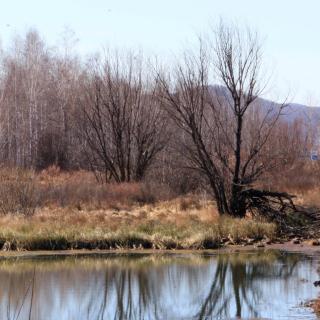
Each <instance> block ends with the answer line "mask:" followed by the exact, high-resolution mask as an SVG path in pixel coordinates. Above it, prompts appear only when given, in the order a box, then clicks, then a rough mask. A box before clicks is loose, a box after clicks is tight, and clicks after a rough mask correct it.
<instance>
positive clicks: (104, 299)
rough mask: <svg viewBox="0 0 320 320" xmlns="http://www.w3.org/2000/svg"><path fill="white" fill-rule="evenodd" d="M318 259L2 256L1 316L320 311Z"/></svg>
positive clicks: (102, 316)
mask: <svg viewBox="0 0 320 320" xmlns="http://www.w3.org/2000/svg"><path fill="white" fill-rule="evenodd" d="M317 266H318V260H317V259H316V258H314V257H313V258H312V257H306V256H302V255H298V254H281V253H280V252H275V251H272V252H267V253H263V252H259V253H233V254H220V255H217V256H205V255H202V256H201V255H174V256H173V255H138V256H137V255H130V256H128V255H122V256H119V255H112V256H109V255H108V256H102V257H95V258H93V257H82V258H75V257H73V258H70V257H69V258H63V259H62V258H59V259H37V260H22V261H21V260H18V261H2V262H0V283H1V289H0V319H35V320H37V319H40V320H43V319H68V320H69V319H70V320H71V319H77V320H78V319H90V320H91V319H97V320H98V319H101V320H102V319H230V318H232V317H236V318H240V317H244V318H259V317H263V318H268V319H279V318H281V319H286V318H287V319H291V318H292V317H294V316H297V318H298V319H301V317H303V318H304V319H308V318H310V319H314V318H315V316H314V315H313V314H312V313H311V311H310V310H308V309H306V308H303V307H300V308H299V307H297V306H298V304H299V303H300V302H302V301H304V300H307V299H311V298H314V297H316V296H317V289H316V288H314V287H313V285H312V281H314V280H315V279H317V278H318V275H317V272H316V269H317Z"/></svg>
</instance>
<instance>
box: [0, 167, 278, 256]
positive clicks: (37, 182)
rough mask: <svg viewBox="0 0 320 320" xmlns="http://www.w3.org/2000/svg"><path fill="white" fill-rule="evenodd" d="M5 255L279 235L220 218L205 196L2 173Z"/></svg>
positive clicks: (80, 176)
mask: <svg viewBox="0 0 320 320" xmlns="http://www.w3.org/2000/svg"><path fill="white" fill-rule="evenodd" d="M0 176H1V177H2V181H3V183H2V185H1V188H0V201H1V203H0V204H1V206H0V208H1V211H2V215H1V216H0V248H1V246H2V248H3V250H38V249H39V250H45V249H48V250H49V249H50V250H52V249H59V250H61V249H72V248H90V249H96V248H100V249H109V248H139V247H143V248H155V249H157V248H158V249H173V248H176V249H179V248H195V249H198V248H216V247H218V246H219V245H220V244H221V242H222V240H223V239H224V238H229V240H230V241H231V242H233V243H239V242H241V240H243V239H245V238H253V239H261V238H263V237H269V238H272V237H274V236H275V233H276V227H275V225H273V224H271V223H266V222H262V221H254V220H251V219H242V220H238V219H231V218H228V217H219V215H218V213H217V210H216V208H215V205H214V203H213V202H212V201H209V200H208V197H207V196H206V195H205V194H203V195H187V196H184V197H177V195H175V194H174V193H173V192H172V191H170V190H168V189H166V188H165V187H164V186H161V185H155V184H149V185H147V184H143V183H140V184H138V183H123V184H108V185H101V184H99V183H97V182H96V180H95V179H94V177H93V176H92V175H91V174H90V173H88V172H84V171H77V172H60V170H59V169H58V168H56V167H51V168H49V169H47V170H45V171H42V172H40V173H37V174H35V173H34V172H32V171H21V170H19V169H10V170H9V169H2V170H0Z"/></svg>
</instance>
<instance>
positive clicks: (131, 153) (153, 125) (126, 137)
mask: <svg viewBox="0 0 320 320" xmlns="http://www.w3.org/2000/svg"><path fill="white" fill-rule="evenodd" d="M142 64H143V61H142V57H141V56H140V55H134V54H132V53H129V54H128V55H126V56H119V55H118V54H112V55H109V56H108V57H106V58H105V59H104V61H102V62H101V61H98V62H97V61H96V62H95V66H94V67H93V68H92V70H93V72H92V74H91V75H90V76H89V77H88V81H87V84H86V88H85V93H86V95H85V98H84V100H83V102H82V105H83V107H82V111H83V116H84V118H83V120H84V121H83V122H82V127H81V131H82V133H83V135H84V138H85V141H86V144H87V146H88V147H89V148H88V151H89V153H87V156H88V159H89V162H90V164H91V167H92V169H93V170H94V171H95V172H99V173H103V174H104V180H105V181H106V182H107V181H110V180H111V179H112V180H114V181H116V182H128V181H139V180H141V179H142V178H143V177H144V175H145V173H146V171H147V169H148V168H149V167H150V165H151V164H152V162H153V161H154V159H155V157H156V155H157V154H158V153H159V152H160V151H161V150H162V149H163V148H164V146H165V144H166V141H167V138H168V137H167V133H166V121H165V113H164V112H163V110H162V109H161V108H160V107H159V103H158V100H157V99H156V92H157V86H156V84H155V83H154V81H152V79H150V78H148V76H147V75H146V74H145V73H144V69H143V66H142Z"/></svg>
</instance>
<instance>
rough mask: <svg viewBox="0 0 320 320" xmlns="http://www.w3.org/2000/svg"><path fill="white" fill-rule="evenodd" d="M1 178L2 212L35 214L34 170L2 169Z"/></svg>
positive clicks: (0, 206) (0, 208)
mask: <svg viewBox="0 0 320 320" xmlns="http://www.w3.org/2000/svg"><path fill="white" fill-rule="evenodd" d="M0 179H1V184H0V212H1V213H2V214H8V213H21V214H23V215H25V216H31V215H33V214H34V212H35V209H36V206H37V196H36V190H35V174H34V172H33V171H27V170H23V169H2V170H0Z"/></svg>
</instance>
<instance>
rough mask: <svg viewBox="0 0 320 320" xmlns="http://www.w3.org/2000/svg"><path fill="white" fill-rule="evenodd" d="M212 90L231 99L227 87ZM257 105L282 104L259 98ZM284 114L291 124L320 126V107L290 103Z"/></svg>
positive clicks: (212, 87) (217, 86) (216, 87)
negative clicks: (304, 123) (301, 122)
mask: <svg viewBox="0 0 320 320" xmlns="http://www.w3.org/2000/svg"><path fill="white" fill-rule="evenodd" d="M210 89H211V90H212V93H213V94H216V95H219V96H221V97H223V98H228V97H229V98H230V93H229V91H228V90H227V88H226V87H223V86H219V85H214V86H210ZM256 103H257V104H258V105H260V106H262V107H264V108H269V107H270V106H271V105H274V107H279V106H280V104H278V103H276V102H273V101H271V100H267V99H263V98H258V99H257V100H256ZM284 113H285V114H284V116H283V118H282V119H286V120H287V121H289V122H293V121H295V120H297V119H302V120H304V121H305V122H306V123H310V124H312V125H313V126H316V125H319V124H320V106H319V107H309V106H306V105H303V104H299V103H289V104H288V106H287V107H286V109H285V111H284Z"/></svg>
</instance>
